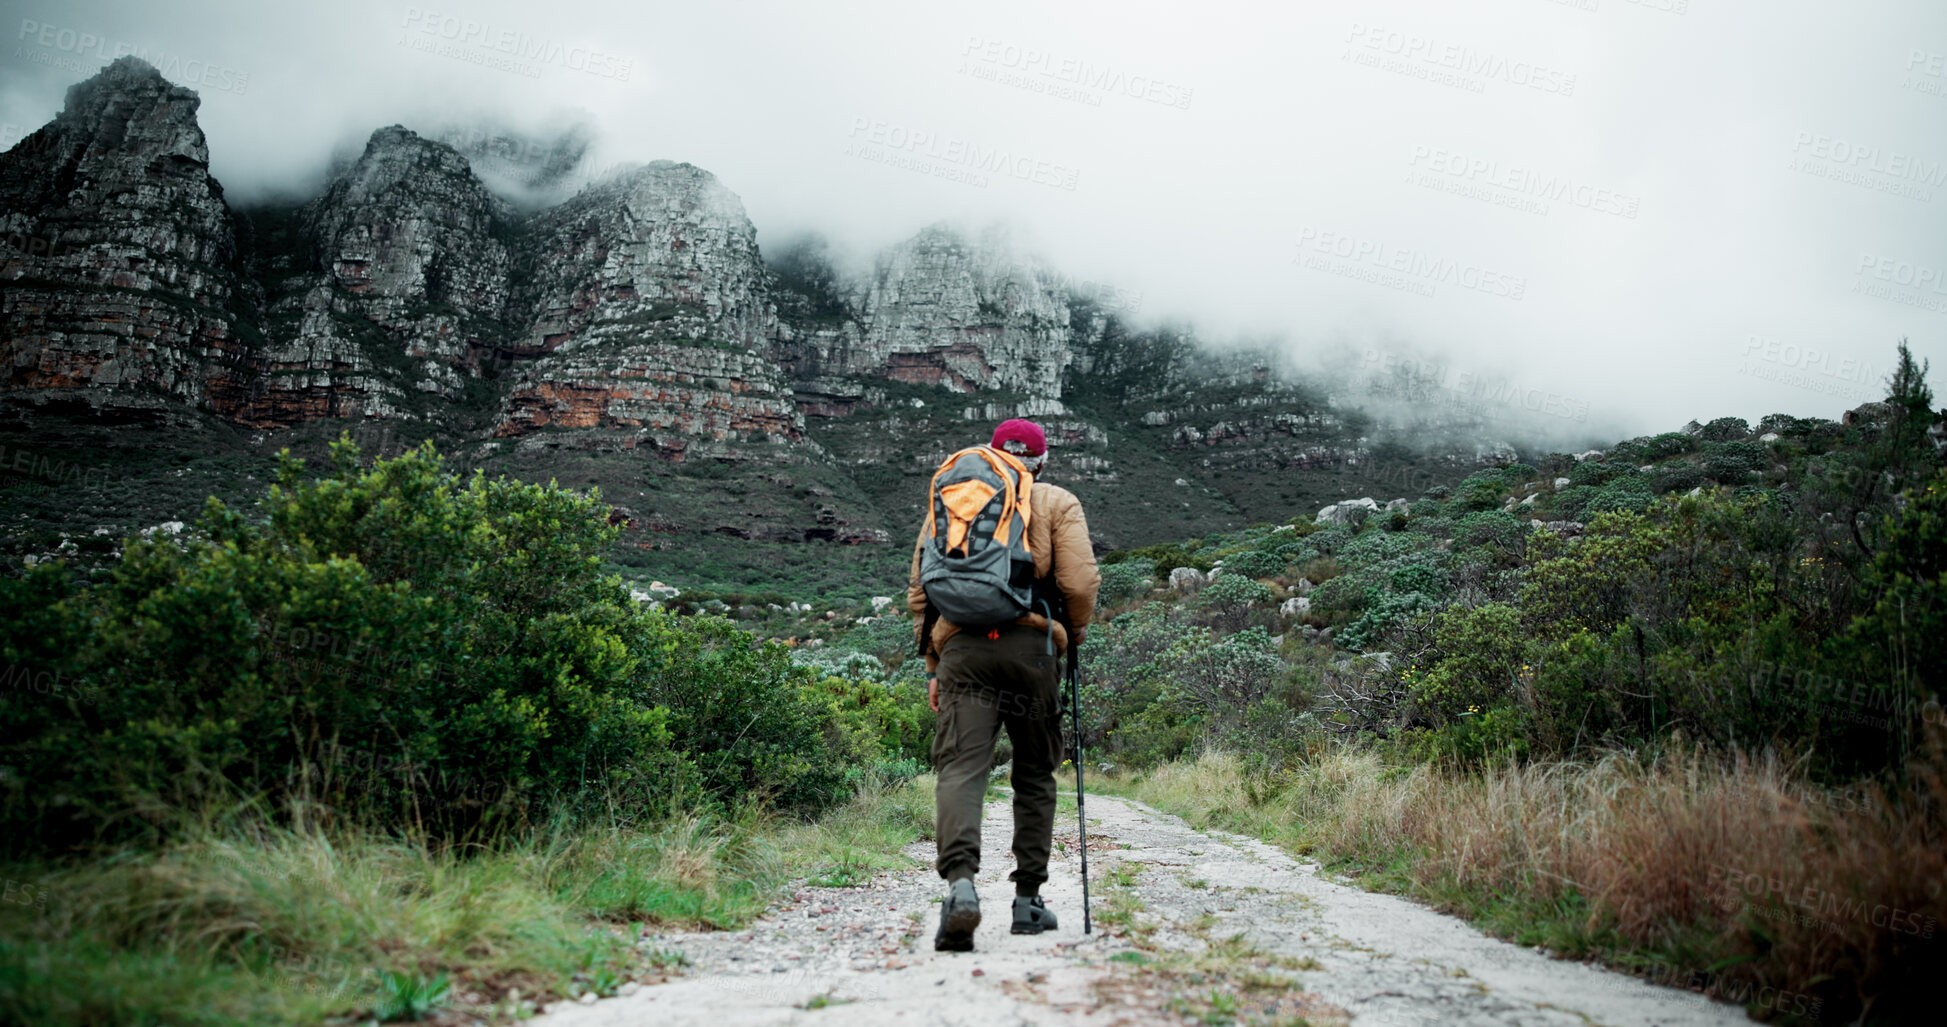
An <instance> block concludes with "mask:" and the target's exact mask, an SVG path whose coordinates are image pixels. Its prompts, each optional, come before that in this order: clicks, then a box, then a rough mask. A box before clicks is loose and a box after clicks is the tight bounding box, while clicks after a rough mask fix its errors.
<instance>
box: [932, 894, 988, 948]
mask: <svg viewBox="0 0 1947 1027" xmlns="http://www.w3.org/2000/svg"><path fill="white" fill-rule="evenodd" d="M979 926H980V896H979V895H976V894H974V884H973V878H971V877H962V878H958V879H956V880H955V881H954V882H953V883H952V884H951V885H949V886H948V887H947V892H946V898H944V899H941V900H940V933H938V934H936V935H934V936H933V951H935V952H972V951H973V935H974V928H976V927H979Z"/></svg>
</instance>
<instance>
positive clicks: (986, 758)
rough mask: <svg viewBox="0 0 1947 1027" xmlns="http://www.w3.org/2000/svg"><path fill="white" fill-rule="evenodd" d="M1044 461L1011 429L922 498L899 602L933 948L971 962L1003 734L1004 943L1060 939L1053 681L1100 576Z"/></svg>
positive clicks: (960, 457) (958, 458) (951, 462)
mask: <svg viewBox="0 0 1947 1027" xmlns="http://www.w3.org/2000/svg"><path fill="white" fill-rule="evenodd" d="M1047 455H1048V441H1047V437H1046V436H1045V434H1044V433H1043V432H1042V430H1041V428H1040V426H1038V425H1036V424H1034V423H1033V422H1031V421H1023V420H1011V421H1006V422H1003V423H1002V424H1001V425H1000V427H999V428H997V429H995V431H994V437H993V440H992V442H991V443H990V444H989V445H987V446H979V447H975V448H973V449H967V450H962V451H961V452H959V453H956V454H954V455H953V456H952V457H949V458H948V459H947V462H946V463H945V464H944V465H942V466H941V468H940V471H939V473H938V474H936V475H935V476H934V479H933V484H932V487H931V488H930V489H929V492H928V496H927V500H928V512H927V519H926V523H925V524H924V525H922V527H921V529H920V537H919V544H918V546H917V547H915V549H914V552H913V570H912V581H911V584H910V585H909V586H908V587H907V589H906V603H907V605H908V606H909V607H911V608H912V611H913V613H914V614H915V615H916V620H917V624H916V626H915V631H916V634H917V636H918V641H919V647H920V651H921V652H922V653H923V654H924V655H925V657H926V670H927V681H926V693H927V700H928V702H929V703H930V704H931V705H932V707H933V710H934V712H936V713H938V714H939V720H938V726H937V728H936V729H935V733H934V736H933V766H934V769H935V770H936V771H937V772H938V774H939V786H938V789H937V798H936V800H935V815H936V816H937V819H938V822H937V830H936V832H935V836H936V837H937V839H938V847H939V858H938V861H937V863H936V864H935V865H936V866H937V868H938V870H939V872H940V876H941V877H943V878H945V879H946V881H947V896H946V898H945V899H944V900H943V901H942V903H941V906H940V929H939V933H938V935H936V936H935V938H934V940H933V947H934V948H935V949H937V950H939V951H942V952H971V951H972V950H973V932H974V928H975V927H977V926H979V924H980V899H979V897H978V896H977V895H976V894H975V892H974V883H973V878H974V874H975V873H976V872H977V871H978V870H979V869H980V821H981V806H982V800H983V799H984V798H985V795H986V791H987V774H988V769H989V767H991V766H992V764H993V759H994V741H995V739H996V737H997V736H998V734H999V731H1000V729H1001V728H1002V727H1005V728H1006V729H1007V737H1008V739H1009V741H1010V742H1011V743H1012V744H1013V749H1014V776H1013V784H1014V862H1015V868H1014V872H1013V873H1012V874H1010V875H1009V879H1010V880H1012V881H1013V882H1014V925H1013V932H1014V933H1015V934H1039V933H1041V932H1043V931H1048V930H1053V929H1054V927H1055V914H1054V912H1053V911H1051V910H1049V909H1048V908H1047V906H1046V905H1045V904H1044V903H1043V902H1042V900H1041V897H1040V891H1041V884H1042V882H1044V881H1046V880H1047V879H1048V854H1049V850H1050V848H1051V847H1052V846H1053V843H1054V826H1055V769H1056V768H1057V767H1058V766H1059V765H1060V764H1061V758H1062V749H1063V746H1062V735H1061V701H1060V685H1059V678H1060V672H1059V669H1058V668H1059V666H1060V661H1061V655H1062V653H1064V652H1065V651H1066V650H1067V649H1068V646H1069V645H1071V644H1075V645H1079V644H1080V643H1081V641H1082V636H1083V634H1084V632H1085V631H1086V629H1087V627H1088V623H1089V620H1090V619H1091V618H1092V617H1093V616H1094V613H1095V590H1096V587H1097V586H1098V585H1100V584H1101V581H1102V577H1101V573H1100V572H1099V571H1098V570H1097V568H1096V566H1095V552H1094V549H1093V548H1092V547H1091V546H1090V544H1089V538H1088V522H1087V521H1086V520H1084V519H1083V516H1082V504H1081V501H1080V500H1078V499H1076V498H1075V495H1074V493H1071V492H1069V491H1068V490H1067V489H1064V488H1061V487H1059V486H1055V485H1050V484H1047V483H1046V482H1041V481H1035V480H1034V478H1035V477H1036V476H1038V475H1039V473H1040V472H1041V470H1042V468H1043V466H1044V464H1045V463H1046V461H1047ZM1030 482H1031V483H1032V485H1031V487H1028V488H1023V487H1022V486H1024V485H1027V484H1028V483H1030ZM1022 522H1025V527H1026V530H1025V531H1022V530H1021V526H1022ZM1071 632H1072V636H1071Z"/></svg>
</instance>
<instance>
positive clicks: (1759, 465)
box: [1704, 421, 1771, 485]
mask: <svg viewBox="0 0 1947 1027" xmlns="http://www.w3.org/2000/svg"><path fill="white" fill-rule="evenodd" d="M1712 423H1713V424H1714V423H1716V422H1714V421H1713V422H1712ZM1769 466H1771V454H1770V453H1768V452H1766V451H1765V448H1764V446H1763V445H1762V444H1761V443H1757V442H1716V443H1711V444H1709V445H1706V446H1705V447H1704V471H1705V472H1706V473H1708V474H1709V475H1710V476H1711V478H1713V479H1714V480H1716V481H1717V482H1718V483H1719V484H1723V485H1742V484H1744V483H1745V482H1746V481H1747V480H1748V479H1749V478H1750V476H1751V472H1752V471H1759V470H1763V469H1764V468H1766V467H1769Z"/></svg>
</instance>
